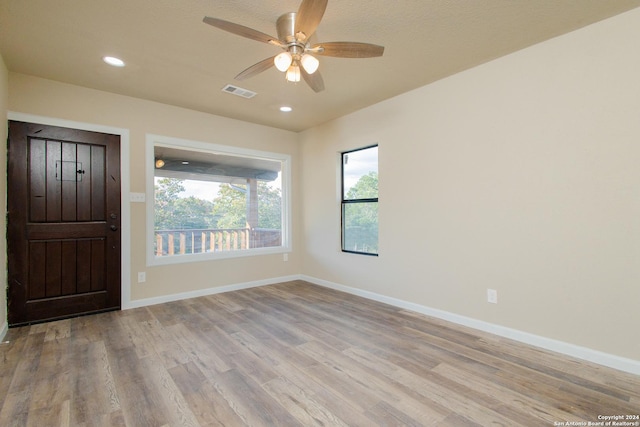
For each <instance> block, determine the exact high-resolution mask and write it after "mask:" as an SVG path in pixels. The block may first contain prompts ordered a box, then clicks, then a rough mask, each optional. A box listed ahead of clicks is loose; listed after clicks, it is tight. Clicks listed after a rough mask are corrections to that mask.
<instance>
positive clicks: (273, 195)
mask: <svg viewBox="0 0 640 427" xmlns="http://www.w3.org/2000/svg"><path fill="white" fill-rule="evenodd" d="M213 205H214V206H213V214H214V217H215V218H216V221H217V222H216V223H217V228H244V227H245V226H246V223H247V186H246V185H234V186H231V185H229V184H222V185H221V186H220V190H219V191H218V196H217V197H216V198H215V199H214V201H213ZM281 207H282V196H281V193H280V189H279V188H271V187H270V186H269V184H268V183H266V182H263V181H258V228H272V229H278V230H279V229H281V228H282V225H281V219H280V218H281V216H282V215H281Z"/></svg>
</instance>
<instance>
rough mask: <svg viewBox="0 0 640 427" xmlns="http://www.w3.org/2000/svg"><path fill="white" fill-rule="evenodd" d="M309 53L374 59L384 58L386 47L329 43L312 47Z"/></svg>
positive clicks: (351, 43)
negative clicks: (377, 57)
mask: <svg viewBox="0 0 640 427" xmlns="http://www.w3.org/2000/svg"><path fill="white" fill-rule="evenodd" d="M309 52H311V53H315V54H317V55H324V56H336V57H339V58H374V57H376V56H382V54H383V53H384V46H378V45H375V44H370V43H358V42H328V43H318V44H315V45H313V46H311V48H310V49H309Z"/></svg>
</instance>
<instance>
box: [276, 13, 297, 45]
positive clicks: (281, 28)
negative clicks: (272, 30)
mask: <svg viewBox="0 0 640 427" xmlns="http://www.w3.org/2000/svg"><path fill="white" fill-rule="evenodd" d="M276 31H277V32H278V39H279V40H280V41H283V42H285V43H287V44H289V43H295V42H296V35H295V32H296V13H295V12H289V13H285V14H284V15H281V16H280V17H279V18H278V20H277V21H276Z"/></svg>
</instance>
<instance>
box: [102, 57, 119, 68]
mask: <svg viewBox="0 0 640 427" xmlns="http://www.w3.org/2000/svg"><path fill="white" fill-rule="evenodd" d="M102 60H103V61H104V62H106V63H107V64H109V65H112V66H114V67H124V61H123V60H122V59H120V58H116V57H115V56H105V57H104V58H102Z"/></svg>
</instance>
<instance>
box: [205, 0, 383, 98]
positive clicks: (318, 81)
mask: <svg viewBox="0 0 640 427" xmlns="http://www.w3.org/2000/svg"><path fill="white" fill-rule="evenodd" d="M327 1H328V0H302V3H301V4H300V7H299V8H298V12H297V13H296V12H289V13H285V14H284V15H282V16H280V17H279V18H278V20H277V22H276V31H277V33H278V37H277V38H276V37H273V36H270V35H268V34H265V33H262V32H260V31H257V30H254V29H252V28H249V27H245V26H244V25H239V24H234V23H233V22H229V21H224V20H222V19H218V18H211V17H209V16H205V17H204V19H203V22H205V23H206V24H209V25H212V26H214V27H216V28H220V29H221V30H225V31H228V32H230V33H233V34H236V35H239V36H242V37H246V38H248V39H252V40H257V41H259V42H263V43H268V44H271V45H274V46H278V47H280V48H282V49H283V52H281V53H280V54H278V55H275V56H272V57H269V58H267V59H264V60H262V61H260V62H258V63H257V64H254V65H252V66H251V67H249V68H247V69H246V70H244V71H242V72H241V73H240V74H238V75H237V76H236V77H235V78H236V80H244V79H247V78H249V77H253V76H255V75H256V74H258V73H261V72H263V71H266V70H268V69H269V68H271V67H272V66H275V67H276V68H277V69H278V70H280V71H282V72H284V73H286V74H285V76H286V79H287V80H288V81H290V82H299V81H300V77H301V76H302V78H303V79H304V81H305V82H307V84H308V85H309V86H310V87H311V89H313V90H314V91H315V92H320V91H322V90H324V81H323V80H322V76H321V75H320V73H319V72H318V71H317V69H318V65H319V61H318V59H317V58H316V57H315V56H314V55H324V56H334V57H339V58H373V57H377V56H382V54H383V52H384V47H383V46H378V45H374V44H369V43H358V42H328V43H316V42H315V41H314V40H313V39H314V37H313V36H314V33H315V31H316V28H317V27H318V24H320V20H322V16H323V15H324V11H325V9H326V8H327Z"/></svg>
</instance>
